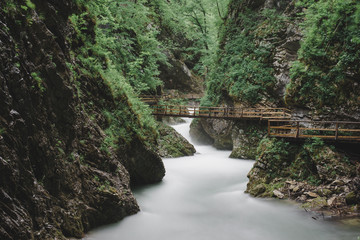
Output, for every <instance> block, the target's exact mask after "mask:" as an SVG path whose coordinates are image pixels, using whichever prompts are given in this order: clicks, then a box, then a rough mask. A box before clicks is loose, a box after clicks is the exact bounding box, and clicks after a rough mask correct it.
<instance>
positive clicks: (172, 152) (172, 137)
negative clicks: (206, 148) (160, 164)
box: [157, 124, 196, 158]
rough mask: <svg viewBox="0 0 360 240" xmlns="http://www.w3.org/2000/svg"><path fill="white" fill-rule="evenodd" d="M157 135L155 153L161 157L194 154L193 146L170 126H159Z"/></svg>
mask: <svg viewBox="0 0 360 240" xmlns="http://www.w3.org/2000/svg"><path fill="white" fill-rule="evenodd" d="M159 135H160V138H159V140H158V147H157V148H158V150H157V152H158V154H159V155H160V156H161V157H166V158H176V157H183V156H192V155H194V153H195V152H196V150H195V148H194V146H193V145H192V144H190V143H189V142H188V141H187V140H186V139H185V138H184V137H183V136H181V135H180V134H179V133H177V132H176V131H175V129H173V128H172V127H170V126H167V125H165V124H159Z"/></svg>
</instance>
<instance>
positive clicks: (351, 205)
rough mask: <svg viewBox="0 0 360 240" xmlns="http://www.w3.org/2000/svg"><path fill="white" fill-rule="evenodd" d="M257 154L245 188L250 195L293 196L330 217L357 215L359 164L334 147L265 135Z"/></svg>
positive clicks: (359, 187)
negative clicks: (283, 139)
mask: <svg viewBox="0 0 360 240" xmlns="http://www.w3.org/2000/svg"><path fill="white" fill-rule="evenodd" d="M257 154H258V156H257V159H256V162H255V164H254V167H253V168H252V170H251V171H250V172H249V174H248V178H249V183H248V185H247V190H246V192H247V193H250V194H251V195H252V196H255V197H274V198H279V199H286V198H287V199H292V200H296V201H297V202H300V203H302V206H303V207H304V208H306V209H311V210H316V211H324V212H326V213H328V214H329V215H332V216H349V215H350V216H354V215H359V213H360V212H359V206H360V205H359V204H360V192H359V189H360V174H359V173H360V171H359V170H360V163H359V162H358V161H356V160H352V159H349V158H348V157H347V156H345V155H344V154H342V153H341V152H340V151H339V150H338V149H336V148H335V147H334V146H329V145H326V144H324V142H322V141H321V140H320V139H313V140H309V141H306V142H305V143H299V144H293V143H292V144H290V143H288V142H285V141H282V140H278V139H274V138H265V139H264V140H262V141H261V143H260V145H259V147H258V152H257Z"/></svg>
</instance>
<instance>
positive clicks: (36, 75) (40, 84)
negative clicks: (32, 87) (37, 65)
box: [31, 72, 46, 93]
mask: <svg viewBox="0 0 360 240" xmlns="http://www.w3.org/2000/svg"><path fill="white" fill-rule="evenodd" d="M31 77H32V78H33V79H34V80H35V81H36V85H37V87H38V88H39V90H40V92H42V93H43V92H45V91H46V88H45V86H44V81H43V79H42V78H41V77H40V74H39V73H36V72H32V73H31Z"/></svg>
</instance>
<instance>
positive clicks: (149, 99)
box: [139, 93, 203, 103]
mask: <svg viewBox="0 0 360 240" xmlns="http://www.w3.org/2000/svg"><path fill="white" fill-rule="evenodd" d="M202 97H203V96H202V95H201V94H191V93H189V94H183V95H180V96H172V95H169V94H168V95H140V96H139V98H140V99H141V101H143V102H145V103H157V102H159V101H160V100H162V101H168V100H170V99H185V100H199V99H201V98H202Z"/></svg>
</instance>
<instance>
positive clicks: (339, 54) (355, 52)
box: [286, 0, 360, 115]
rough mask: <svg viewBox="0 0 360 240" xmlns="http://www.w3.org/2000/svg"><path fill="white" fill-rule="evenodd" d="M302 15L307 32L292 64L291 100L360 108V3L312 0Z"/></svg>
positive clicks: (300, 103) (305, 3)
mask: <svg viewBox="0 0 360 240" xmlns="http://www.w3.org/2000/svg"><path fill="white" fill-rule="evenodd" d="M297 5H298V6H299V7H302V8H305V10H304V13H302V15H301V17H303V18H304V19H305V21H304V22H303V24H302V25H301V28H302V32H303V34H304V38H303V40H302V42H301V48H300V49H299V52H298V60H297V61H295V62H294V64H293V66H292V68H291V82H290V84H289V85H288V86H287V94H286V102H287V104H289V105H295V106H306V107H309V108H312V109H316V110H318V111H321V112H325V113H326V112H328V111H334V110H335V112H339V113H341V112H343V113H346V114H349V115H351V114H353V113H354V112H359V108H360V101H359V97H358V93H359V92H360V86H359V79H360V70H359V69H360V65H359V64H360V29H359V25H360V3H359V2H358V1H351V0H347V1H340V0H332V1H311V0H302V1H299V2H298V4H297Z"/></svg>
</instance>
